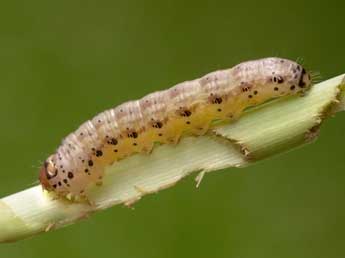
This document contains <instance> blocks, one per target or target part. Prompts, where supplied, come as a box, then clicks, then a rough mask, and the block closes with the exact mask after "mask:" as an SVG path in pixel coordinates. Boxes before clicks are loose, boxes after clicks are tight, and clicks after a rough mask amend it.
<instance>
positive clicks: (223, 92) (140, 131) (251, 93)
mask: <svg viewBox="0 0 345 258" xmlns="http://www.w3.org/2000/svg"><path fill="white" fill-rule="evenodd" d="M310 85H311V80H310V75H309V74H308V73H307V72H306V71H305V69H304V68H302V67H301V66H300V65H299V64H297V63H295V62H293V61H290V60H287V59H282V58H265V59H259V60H254V61H249V62H244V63H241V64H239V65H237V66H235V67H233V68H231V69H227V70H222V71H216V72H213V73H209V74H207V75H205V76H203V77H201V78H199V79H196V80H192V81H186V82H183V83H180V84H178V85H176V86H174V87H172V88H170V89H168V90H164V91H158V92H155V93H152V94H149V95H147V96H145V97H143V98H142V99H140V100H135V101H129V102H126V103H124V104H121V105H119V106H117V107H115V108H113V109H109V110H106V111H104V112H102V113H100V114H98V115H96V116H95V117H94V118H92V119H91V120H90V121H87V122H85V123H84V124H82V125H81V126H80V127H79V128H78V129H77V130H76V131H75V132H73V133H71V134H70V135H68V136H67V137H66V138H65V139H64V140H63V142H62V144H61V145H60V147H59V148H58V149H57V151H56V153H55V154H53V155H51V156H50V157H49V158H48V159H47V160H46V162H45V164H44V166H43V167H42V169H41V171H40V176H39V179H40V182H41V184H42V186H43V187H44V188H45V189H47V190H52V191H55V192H57V193H58V194H59V195H62V196H66V195H68V194H70V195H73V196H84V195H86V190H87V188H88V187H89V186H91V185H93V184H99V183H101V182H102V178H103V173H104V169H105V167H106V166H109V165H111V164H113V163H114V162H117V161H119V160H121V159H124V158H126V157H128V156H130V155H133V154H135V153H142V152H146V153H150V152H151V151H152V149H153V148H154V144H155V143H157V142H158V143H160V144H169V143H172V144H174V143H177V142H178V140H179V139H180V137H181V136H183V135H195V136H199V135H203V134H205V133H206V132H207V131H208V129H209V128H210V127H211V126H212V121H214V120H227V121H231V120H233V119H236V118H238V117H239V116H240V115H241V114H242V112H243V110H244V109H245V108H247V107H249V106H255V105H258V104H261V103H263V102H265V101H267V100H269V99H272V98H275V97H280V96H287V95H293V94H298V93H300V92H303V91H305V90H306V89H308V88H309V87H310Z"/></svg>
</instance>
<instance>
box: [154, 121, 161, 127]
mask: <svg viewBox="0 0 345 258" xmlns="http://www.w3.org/2000/svg"><path fill="white" fill-rule="evenodd" d="M152 127H154V128H162V127H163V123H162V122H159V121H157V122H155V123H153V124H152Z"/></svg>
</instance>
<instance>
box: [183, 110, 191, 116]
mask: <svg viewBox="0 0 345 258" xmlns="http://www.w3.org/2000/svg"><path fill="white" fill-rule="evenodd" d="M180 114H181V116H185V117H188V116H191V114H192V112H190V111H189V110H183V111H182V112H181V113H180Z"/></svg>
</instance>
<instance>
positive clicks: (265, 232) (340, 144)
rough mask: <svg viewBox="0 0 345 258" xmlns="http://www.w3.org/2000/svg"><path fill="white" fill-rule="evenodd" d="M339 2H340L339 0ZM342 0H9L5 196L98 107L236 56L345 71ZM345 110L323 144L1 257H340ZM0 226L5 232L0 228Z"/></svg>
mask: <svg viewBox="0 0 345 258" xmlns="http://www.w3.org/2000/svg"><path fill="white" fill-rule="evenodd" d="M337 2H338V3H337ZM344 7H345V5H344V2H342V3H340V1H333V2H332V1H319V2H318V1H309V2H308V1H282V2H280V1H274V0H271V1H267V2H265V1H263V2H262V1H253V2H248V1H229V0H228V1H227V0H223V1H202V0H199V1H186V0H185V1H158V0H156V1H154V0H145V1H105V0H101V1H77V0H72V1H68V0H60V1H43V0H37V1H36V0H33V1H20V0H14V1H3V2H2V3H1V4H0V85H1V86H0V116H1V118H2V119H3V120H2V121H3V122H2V123H1V124H2V126H1V128H0V133H1V135H2V139H1V140H2V148H1V150H0V154H1V172H0V179H1V182H0V184H1V185H0V196H5V195H8V194H11V193H14V192H16V191H19V190H21V189H24V188H27V187H29V186H30V185H31V184H32V183H33V182H34V181H35V180H36V178H37V174H38V167H39V165H40V163H41V162H42V161H43V160H44V159H45V158H46V157H47V156H48V155H49V154H50V153H51V152H53V151H54V149H55V148H56V147H57V145H58V144H59V143H60V141H61V139H62V137H64V136H66V134H68V133H69V132H71V131H72V130H74V129H75V128H76V127H77V126H78V125H79V124H80V123H81V122H83V121H84V120H86V119H88V118H90V117H92V116H93V115H95V114H96V113H98V112H100V111H102V110H104V109H106V108H110V107H112V106H114V105H117V104H120V103H121V102H123V101H125V100H129V99H135V98H139V97H141V96H143V95H144V94H147V93H149V92H152V91H155V90H159V89H164V88H167V87H169V86H172V85H174V84H175V83H178V82H181V81H184V80H187V79H193V78H196V77H199V76H201V75H203V74H205V73H207V72H211V71H213V70H217V69H220V68H227V67H231V66H233V65H235V64H237V63H239V62H241V61H244V60H248V59H254V58H260V57H266V56H282V57H286V58H290V59H294V60H296V59H297V58H299V57H302V58H303V59H304V60H305V62H304V64H305V65H306V66H307V67H309V68H311V69H313V70H316V71H320V72H321V74H322V76H323V78H324V79H327V78H329V77H332V76H335V75H338V74H341V73H344V72H345V52H344V40H345V34H344V25H345V12H344ZM344 121H345V117H344V114H338V115H337V116H336V117H335V118H332V119H329V120H328V121H327V122H326V123H325V124H324V125H323V127H322V130H321V136H320V138H319V139H318V140H317V142H315V143H313V144H311V145H308V146H305V147H303V148H300V149H297V150H294V151H292V152H289V153H286V154H284V155H280V156H277V157H275V158H272V159H270V160H265V161H263V162H260V163H259V164H256V165H254V166H252V167H249V168H245V169H229V170H224V171H220V172H214V173H212V174H210V175H209V176H207V177H206V180H204V181H203V183H202V185H201V188H200V189H197V190H196V189H195V187H194V186H195V184H194V181H193V177H189V178H187V179H185V180H183V181H182V182H180V183H179V184H177V186H175V187H173V188H170V189H168V190H165V191H162V192H160V193H159V194H157V195H150V196H147V197H145V198H144V199H143V200H141V201H140V202H138V203H137V204H136V205H135V209H134V210H131V209H128V208H125V207H122V206H116V207H114V208H112V209H109V210H106V211H104V212H100V213H97V214H95V215H94V216H92V217H91V219H89V220H86V221H83V222H81V223H78V224H75V225H73V226H69V227H66V228H64V229H61V230H58V231H54V232H50V233H48V234H42V235H39V236H37V237H34V238H32V239H28V240H24V241H21V242H18V243H14V244H7V245H1V246H0V257H11V258H12V257H14V258H15V257H21V258H29V257H30V258H31V257H32V258H37V257H49V258H54V257H62V256H65V257H86V258H87V257H121V258H127V257H128V258H132V257H141V258H146V257H147V258H155V257H168V258H170V257H179V258H182V257H226V258H232V257H234V258H261V257H262V258H270V257H286V258H291V257H293V258H299V257H301V258H302V257H303V258H318V257H320V258H321V257H322V258H324V257H332V258H333V257H334V258H337V257H344V256H345V220H344V218H345V207H344V197H345V189H344V185H345V173H344V169H345V160H344V154H343V148H344V143H345V133H344V132H345V122H344ZM0 230H1V229H0Z"/></svg>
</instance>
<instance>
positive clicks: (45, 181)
mask: <svg viewBox="0 0 345 258" xmlns="http://www.w3.org/2000/svg"><path fill="white" fill-rule="evenodd" d="M56 176H57V169H56V167H55V165H54V163H53V161H52V156H50V157H49V158H48V159H47V160H46V161H45V162H44V164H43V166H42V168H41V170H40V174H39V180H40V182H41V184H42V186H43V188H44V189H47V190H51V189H52V188H53V187H52V185H51V184H50V179H52V178H54V177H56Z"/></svg>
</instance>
